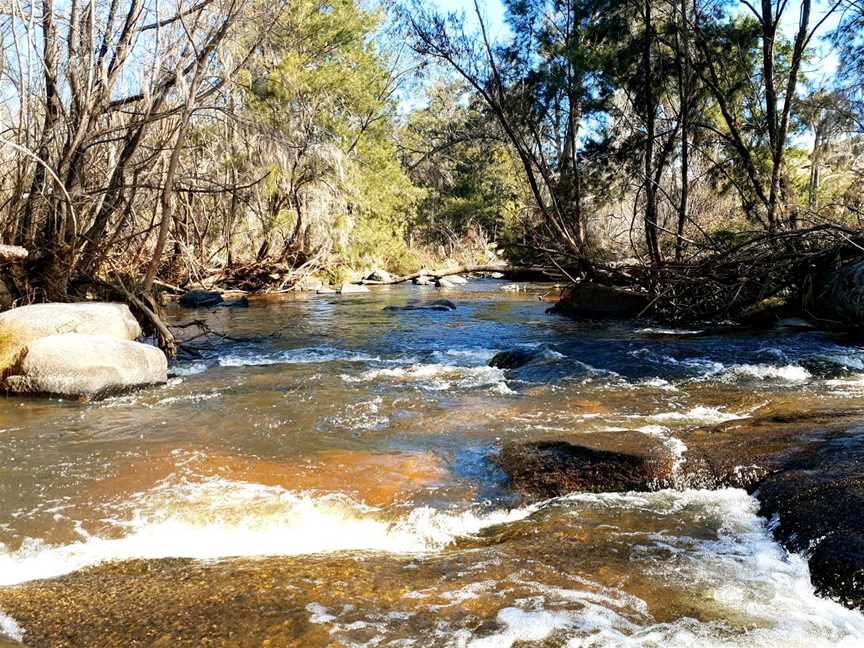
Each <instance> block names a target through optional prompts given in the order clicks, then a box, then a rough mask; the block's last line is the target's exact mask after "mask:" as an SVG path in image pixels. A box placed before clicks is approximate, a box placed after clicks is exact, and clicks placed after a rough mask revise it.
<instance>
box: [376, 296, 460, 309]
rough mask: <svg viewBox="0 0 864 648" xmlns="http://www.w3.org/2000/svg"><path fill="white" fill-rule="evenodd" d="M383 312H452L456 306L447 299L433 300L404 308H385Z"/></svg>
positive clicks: (407, 305)
mask: <svg viewBox="0 0 864 648" xmlns="http://www.w3.org/2000/svg"><path fill="white" fill-rule="evenodd" d="M384 310H386V311H417V310H425V311H442V312H446V311H454V310H456V304H454V303H453V302H452V301H450V300H449V299H434V300H432V301H429V302H417V303H414V304H406V305H405V306H385V307H384Z"/></svg>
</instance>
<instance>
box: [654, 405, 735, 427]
mask: <svg viewBox="0 0 864 648" xmlns="http://www.w3.org/2000/svg"><path fill="white" fill-rule="evenodd" d="M747 416H748V414H736V413H735V412H725V411H723V410H722V409H721V408H719V407H705V406H703V405H698V406H696V407H693V408H691V409H689V410H686V411H683V412H681V411H673V412H660V413H659V414H652V415H651V416H649V417H648V419H650V420H652V421H688V422H694V423H724V422H726V421H736V420H738V419H743V418H747Z"/></svg>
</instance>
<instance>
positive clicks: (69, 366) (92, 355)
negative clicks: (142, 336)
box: [3, 333, 168, 398]
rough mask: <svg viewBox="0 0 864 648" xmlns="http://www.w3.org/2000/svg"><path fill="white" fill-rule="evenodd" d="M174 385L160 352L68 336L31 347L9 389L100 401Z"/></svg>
mask: <svg viewBox="0 0 864 648" xmlns="http://www.w3.org/2000/svg"><path fill="white" fill-rule="evenodd" d="M167 380H168V362H167V359H166V358H165V354H164V353H162V351H160V350H159V349H157V348H156V347H153V346H149V345H146V344H141V343H139V342H133V341H130V340H123V339H120V338H117V337H111V336H108V335H86V334H81V333H64V334H60V335H50V336H48V337H43V338H40V339H38V340H36V341H34V342H31V343H30V344H28V345H27V348H26V350H25V351H24V353H23V356H22V357H21V358H20V359H19V360H18V361H17V363H16V364H15V366H14V367H13V368H12V369H11V371H10V373H9V375H8V376H7V378H6V380H5V381H4V382H3V387H4V388H5V389H6V390H7V391H10V392H14V393H23V394H50V395H57V396H66V397H84V398H98V397H101V396H106V395H109V394H114V393H118V392H123V391H128V390H130V389H134V388H137V387H143V386H147V385H154V384H160V383H164V382H166V381H167Z"/></svg>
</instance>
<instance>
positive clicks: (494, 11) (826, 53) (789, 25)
mask: <svg viewBox="0 0 864 648" xmlns="http://www.w3.org/2000/svg"><path fill="white" fill-rule="evenodd" d="M428 2H429V4H430V5H433V6H436V7H438V8H439V9H440V10H441V11H447V12H449V11H454V12H457V13H465V15H466V17H467V18H468V22H469V23H472V24H475V25H476V20H475V19H474V4H473V0H428ZM479 4H480V11H481V12H482V13H483V16H484V21H485V22H486V24H487V27H488V29H489V32H490V34H491V35H492V37H493V39H494V38H506V37H507V36H508V35H509V34H510V30H509V28H508V27H507V25H506V24H505V22H504V6H503V5H502V4H501V0H479ZM832 5H833V2H832V0H816V2H814V7H813V9H812V11H811V16H810V25H811V28H812V27H813V26H815V25H816V23H818V22H819V21H820V20H821V19H822V17H823V16H824V15H825V12H826V11H827V10H828V8H829V7H831V6H832ZM799 7H800V4H799V3H798V2H795V1H794V0H793V1H792V2H790V3H789V5H788V6H787V8H786V11H785V13H784V16H783V22H782V29H783V31H784V32H785V33H786V34H787V36H789V37H790V38H791V37H792V36H793V35H794V33H795V30H796V28H797V27H798V15H799ZM738 10H739V11H742V12H744V11H748V10H747V9H746V7H745V6H744V4H743V3H741V4H740V5H739V9H738ZM838 15H839V14H838V13H837V12H835V14H834V15H833V16H831V17H830V18H829V19H828V20H827V21H826V22H825V24H824V25H823V26H822V27H821V28H820V30H819V34H817V37H816V39H814V43H813V45H814V49H815V48H819V49H820V50H821V51H820V52H819V53H817V55H816V56H815V57H814V59H813V62H812V64H811V65H810V69H808V70H806V72H807V73H808V76H809V77H810V80H811V82H812V83H814V85H816V86H823V85H829V84H830V81H831V79H832V78H833V76H834V73H835V71H836V69H837V57H836V55H835V54H834V52H833V51H831V50H830V48H828V47H827V46H824V45H822V44H821V43H820V42H819V35H824V34H826V33H828V32H829V31H830V29H831V28H833V27H834V26H835V25H836V24H837V18H838Z"/></svg>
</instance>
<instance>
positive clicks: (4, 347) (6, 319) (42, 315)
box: [0, 302, 141, 377]
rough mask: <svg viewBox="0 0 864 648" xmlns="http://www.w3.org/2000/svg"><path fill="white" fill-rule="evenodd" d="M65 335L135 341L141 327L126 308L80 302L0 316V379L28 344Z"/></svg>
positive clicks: (36, 306) (25, 308) (38, 306)
mask: <svg viewBox="0 0 864 648" xmlns="http://www.w3.org/2000/svg"><path fill="white" fill-rule="evenodd" d="M65 333H80V334H83V335H98V336H102V337H108V338H114V339H118V340H134V339H136V338H137V337H139V336H140V335H141V326H140V325H139V324H138V321H137V320H136V319H135V317H134V316H133V315H132V313H131V311H130V310H129V307H128V306H126V305H125V304H115V303H102V302H82V303H77V304H59V303H58V304H34V305H32V306H21V307H20V308H13V309H12V310H9V311H6V312H5V313H0V377H2V376H3V374H4V373H5V372H6V371H7V370H8V369H9V368H10V367H11V366H12V365H14V364H15V362H16V361H17V360H18V358H19V357H20V356H21V354H22V352H23V351H24V350H25V349H26V348H27V346H28V345H29V344H30V343H31V342H35V341H36V340H39V339H41V338H44V337H48V336H50V335H58V334H65Z"/></svg>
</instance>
